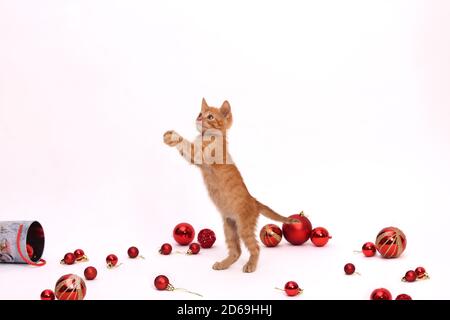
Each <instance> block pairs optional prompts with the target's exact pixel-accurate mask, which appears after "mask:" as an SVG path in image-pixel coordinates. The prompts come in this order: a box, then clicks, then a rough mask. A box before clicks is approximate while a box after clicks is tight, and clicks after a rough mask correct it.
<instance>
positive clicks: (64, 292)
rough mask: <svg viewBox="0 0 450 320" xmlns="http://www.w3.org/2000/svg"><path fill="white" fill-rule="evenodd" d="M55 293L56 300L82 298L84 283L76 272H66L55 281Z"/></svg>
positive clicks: (84, 293)
mask: <svg viewBox="0 0 450 320" xmlns="http://www.w3.org/2000/svg"><path fill="white" fill-rule="evenodd" d="M55 295H56V298H58V300H83V299H84V297H85V296H86V283H84V280H83V279H81V278H80V277H79V276H77V275H76V274H66V275H64V276H62V277H61V278H59V279H58V281H57V282H56V286H55Z"/></svg>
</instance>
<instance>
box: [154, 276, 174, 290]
mask: <svg viewBox="0 0 450 320" xmlns="http://www.w3.org/2000/svg"><path fill="white" fill-rule="evenodd" d="M154 284H155V288H156V289H158V290H171V288H173V287H172V285H171V284H170V282H169V278H167V277H166V276H164V275H159V276H157V277H156V278H155V281H154Z"/></svg>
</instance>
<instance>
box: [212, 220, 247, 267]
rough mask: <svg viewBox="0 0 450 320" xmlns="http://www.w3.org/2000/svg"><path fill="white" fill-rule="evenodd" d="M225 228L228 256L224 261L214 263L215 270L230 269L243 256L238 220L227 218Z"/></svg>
mask: <svg viewBox="0 0 450 320" xmlns="http://www.w3.org/2000/svg"><path fill="white" fill-rule="evenodd" d="M223 229H224V231H225V239H226V242H227V246H228V257H226V258H225V259H223V260H222V261H218V262H216V263H214V265H213V266H212V268H213V269H214V270H224V269H228V268H229V267H230V266H231V265H232V264H233V263H235V262H236V261H237V259H239V257H240V256H241V245H240V242H239V235H238V231H237V226H236V221H234V220H232V219H230V218H226V219H225V220H224V224H223Z"/></svg>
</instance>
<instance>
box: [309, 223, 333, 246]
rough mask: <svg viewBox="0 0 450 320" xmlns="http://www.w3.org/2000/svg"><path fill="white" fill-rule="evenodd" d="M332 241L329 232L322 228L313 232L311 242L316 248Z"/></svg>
mask: <svg viewBox="0 0 450 320" xmlns="http://www.w3.org/2000/svg"><path fill="white" fill-rule="evenodd" d="M330 239H331V236H330V234H329V233H328V230H327V229H325V228H322V227H317V228H314V229H313V230H312V231H311V242H312V243H313V244H314V245H315V246H316V247H323V246H324V245H326V244H327V243H328V240H330Z"/></svg>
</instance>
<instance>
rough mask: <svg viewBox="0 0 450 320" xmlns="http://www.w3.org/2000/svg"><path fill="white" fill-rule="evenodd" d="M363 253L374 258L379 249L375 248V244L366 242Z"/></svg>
mask: <svg viewBox="0 0 450 320" xmlns="http://www.w3.org/2000/svg"><path fill="white" fill-rule="evenodd" d="M362 253H363V254H364V255H365V256H366V257H373V256H374V255H375V254H376V253H377V248H376V246H375V243H373V242H366V243H364V244H363V246H362Z"/></svg>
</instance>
